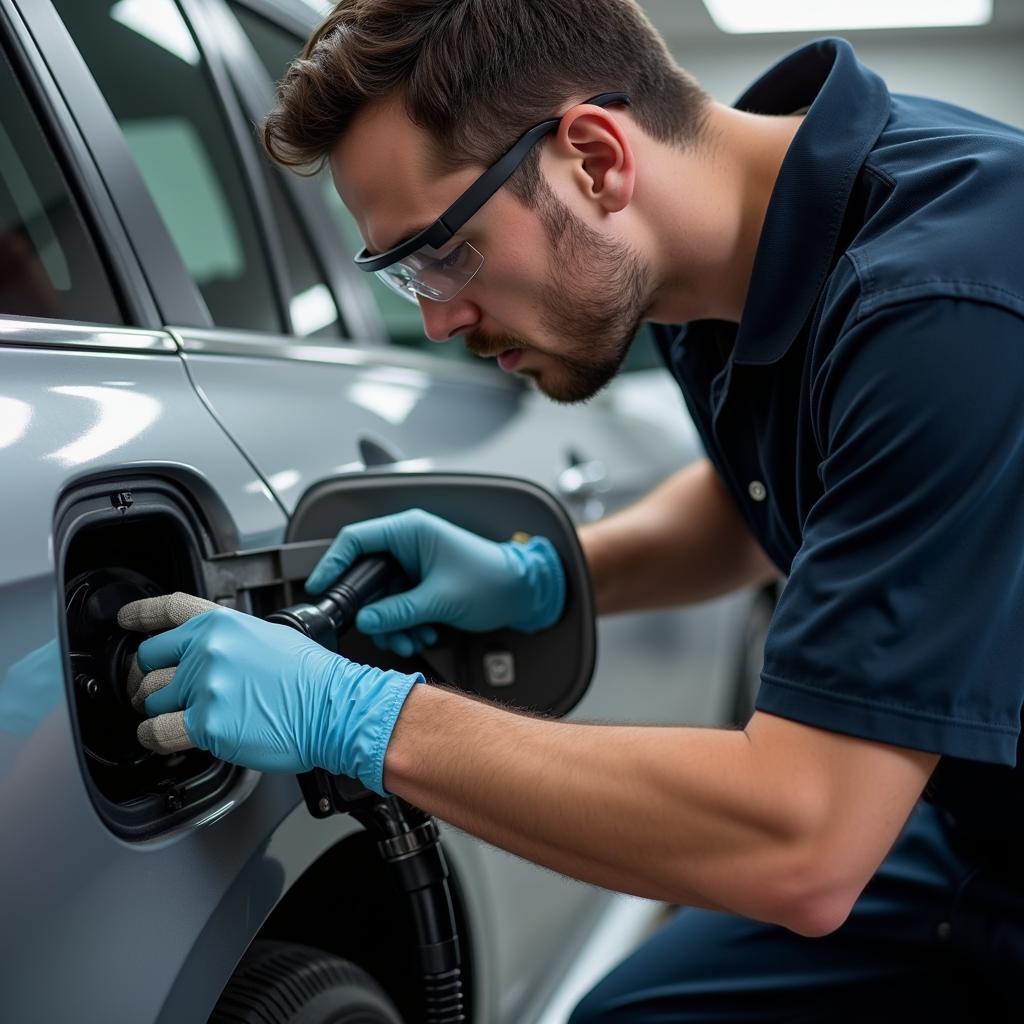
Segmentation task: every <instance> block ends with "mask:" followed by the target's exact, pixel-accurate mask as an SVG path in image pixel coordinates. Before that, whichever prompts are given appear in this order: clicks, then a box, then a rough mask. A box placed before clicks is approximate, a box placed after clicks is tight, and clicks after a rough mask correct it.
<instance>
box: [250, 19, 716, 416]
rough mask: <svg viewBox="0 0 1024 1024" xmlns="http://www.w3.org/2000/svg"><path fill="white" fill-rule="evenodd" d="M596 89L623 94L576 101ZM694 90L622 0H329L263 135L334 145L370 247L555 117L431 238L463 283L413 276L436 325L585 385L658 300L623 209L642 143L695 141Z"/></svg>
mask: <svg viewBox="0 0 1024 1024" xmlns="http://www.w3.org/2000/svg"><path fill="white" fill-rule="evenodd" d="M608 92H621V93H625V94H626V95H627V96H628V97H629V104H628V106H626V105H624V104H621V103H615V104H609V105H608V106H595V105H591V104H585V103H583V101H584V100H586V99H587V98H588V97H592V96H596V95H598V94H600V93H608ZM707 106H708V101H707V97H706V96H705V95H704V94H703V93H702V92H701V91H700V89H699V88H698V87H697V86H696V84H695V83H694V82H693V81H692V79H690V78H689V77H688V76H687V75H686V74H685V72H683V71H682V70H681V69H680V68H679V67H678V66H677V65H676V64H675V63H674V61H673V60H672V58H671V57H670V56H669V54H668V51H667V50H666V48H665V45H664V43H663V42H662V40H661V38H660V37H659V36H658V35H657V33H656V32H655V30H654V29H653V27H652V26H651V25H650V23H649V22H648V20H647V19H646V17H645V16H644V15H643V13H642V12H641V11H640V9H639V7H638V6H637V5H636V3H635V2H634V0H342V2H341V3H339V4H337V6H336V7H335V8H334V10H333V11H332V13H331V14H330V15H329V16H328V18H327V19H326V21H325V22H324V23H323V25H321V26H320V28H319V29H318V30H317V31H316V33H315V34H314V35H313V37H312V38H311V39H310V41H309V43H308V44H307V46H306V49H305V52H304V54H303V57H302V58H301V59H300V60H298V61H296V62H295V63H294V64H293V65H292V67H291V68H290V69H289V71H288V74H287V75H286V77H285V79H284V80H283V82H282V83H281V86H280V89H279V105H278V107H277V109H276V110H275V111H274V112H273V113H272V114H271V115H270V117H269V118H268V120H267V122H266V125H265V128H264V141H265V144H266V146H267V149H268V151H269V152H270V153H271V155H272V156H273V157H274V158H275V159H277V160H279V161H280V162H282V163H284V164H287V165H290V166H293V167H300V168H306V167H313V168H316V167H318V166H320V165H322V164H323V163H324V162H325V161H327V162H329V164H330V167H331V171H332V174H333V176H334V181H335V184H336V186H337V188H338V191H339V193H340V194H341V196H342V199H343V200H344V201H345V203H346V205H347V206H348V207H349V209H350V210H351V211H352V213H353V215H354V216H355V218H356V221H357V223H358V224H359V227H360V230H361V231H362V234H363V237H364V238H365V239H366V242H367V247H368V251H369V253H371V254H377V253H382V252H385V251H386V250H388V249H390V248H392V247H393V246H395V245H396V244H397V243H399V242H401V241H403V240H405V239H407V238H408V237H409V236H410V235H413V234H415V233H416V232H417V231H418V230H419V229H420V228H423V227H425V226H426V225H428V224H431V223H432V222H434V221H436V219H437V218H438V217H439V216H440V215H441V214H442V213H443V212H444V211H446V210H447V209H448V207H449V206H450V205H451V204H452V203H453V202H454V201H455V200H456V199H458V198H459V197H460V196H462V195H463V194H464V192H465V190H466V189H467V188H469V187H470V186H471V185H473V183H474V182H475V181H477V179H478V178H479V176H480V174H481V173H482V172H483V171H484V170H485V169H486V168H488V167H490V166H491V165H492V164H494V163H495V161H497V160H498V159H499V158H500V157H501V156H502V155H503V154H504V153H506V152H507V151H508V150H509V148H510V147H511V146H512V145H513V144H514V143H515V142H516V141H517V140H518V139H519V138H520V137H521V136H522V135H523V134H524V133H525V132H527V131H528V130H529V129H530V128H532V127H533V126H534V125H537V124H539V123H541V122H544V121H546V120H549V119H556V120H557V119H559V118H560V120H558V123H557V125H556V126H554V127H553V130H552V131H551V132H550V134H547V135H546V136H545V137H544V138H543V139H542V140H540V141H539V142H538V143H536V144H535V145H533V146H532V147H531V148H530V149H529V150H528V151H527V155H526V156H525V158H524V159H523V160H522V162H521V163H520V164H519V166H518V168H517V169H516V170H515V172H514V173H513V174H512V175H511V177H510V178H508V180H507V181H506V182H505V184H504V186H503V187H502V188H500V189H499V191H498V192H496V193H495V194H494V195H493V197H492V198H491V199H489V200H488V201H487V202H486V203H485V204H484V205H483V206H481V207H480V209H479V211H478V212H477V213H475V214H474V215H473V216H471V217H470V218H469V219H468V220H467V221H466V223H465V224H464V225H462V227H461V228H460V229H459V230H457V231H456V233H455V234H454V236H453V237H451V239H450V240H448V241H447V242H446V243H445V244H444V245H442V246H441V247H440V248H439V249H437V250H435V249H429V250H427V251H428V253H429V255H428V256H425V257H423V260H422V261H421V264H422V265H427V266H435V267H437V266H438V264H436V263H433V264H432V263H430V260H431V259H437V260H441V261H444V265H443V266H442V267H440V268H439V269H440V271H441V272H442V273H445V272H446V271H445V270H444V268H445V267H447V266H455V265H459V264H465V265H466V267H467V268H468V270H467V274H466V279H465V282H464V283H463V285H462V286H461V290H459V291H458V292H457V294H454V295H446V294H445V293H444V291H443V290H442V292H441V293H432V292H431V290H430V289H429V288H418V289H417V290H418V291H419V292H420V294H419V297H418V301H419V302H420V305H421V309H422V311H423V317H424V323H425V326H426V329H427V333H428V334H429V335H430V336H431V337H432V338H434V339H435V340H447V339H448V338H449V337H453V336H455V335H458V334H461V335H464V336H465V338H466V342H467V345H468V347H469V348H470V349H471V350H472V351H474V352H476V353H477V354H479V355H489V356H494V355H498V354H500V353H506V354H505V355H504V356H503V357H502V360H501V362H502V365H503V366H504V367H505V368H508V369H513V368H515V369H518V370H519V371H520V372H523V373H527V374H529V375H531V376H533V377H535V378H536V379H537V381H538V383H539V385H540V386H541V388H542V389H543V390H545V391H546V392H547V393H548V394H550V395H551V396H552V397H554V398H557V399H559V400H562V401H578V400H582V399H585V398H588V397H590V396H591V395H592V394H594V393H595V392H596V391H597V390H599V389H600V388H601V387H602V386H603V385H604V384H605V383H607V381H608V380H609V379H610V378H611V377H612V376H613V375H614V373H615V371H616V370H617V369H618V367H619V365H620V364H621V362H622V360H623V358H624V357H625V355H626V353H627V351H628V348H629V344H630V342H631V341H632V338H633V336H634V334H635V332H636V330H637V328H638V327H639V325H640V323H641V321H642V320H643V319H644V317H645V314H646V313H647V312H648V307H649V305H650V302H651V296H652V288H653V284H652V275H651V271H650V266H649V262H648V260H647V259H646V257H645V255H643V254H642V252H641V251H638V247H637V240H638V238H641V237H642V233H641V232H639V231H638V230H637V225H636V224H635V222H634V219H633V216H632V213H631V210H630V204H631V202H632V201H633V198H634V194H635V190H636V187H637V166H636V157H635V154H634V149H635V148H636V144H637V142H638V140H641V139H647V140H653V141H654V142H656V143H659V144H662V145H667V146H671V147H678V148H685V147H687V146H690V145H692V144H693V143H695V142H696V141H698V140H699V139H700V137H701V133H702V128H703V124H704V118H705V115H706V112H707ZM411 262H413V263H415V262H416V260H415V259H414V260H412V261H411ZM418 265H419V264H418ZM393 266H395V265H394V264H393ZM470 272H472V274H473V276H472V277H471V278H470V276H469V273H470ZM449 290H451V289H449ZM437 294H441V295H444V301H441V300H440V299H439V298H438V297H437ZM431 295H434V297H430V296H431Z"/></svg>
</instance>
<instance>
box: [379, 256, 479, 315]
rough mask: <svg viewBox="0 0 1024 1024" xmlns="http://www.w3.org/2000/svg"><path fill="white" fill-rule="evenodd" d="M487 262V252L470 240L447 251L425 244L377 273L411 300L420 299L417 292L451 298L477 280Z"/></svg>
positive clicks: (400, 293)
mask: <svg viewBox="0 0 1024 1024" xmlns="http://www.w3.org/2000/svg"><path fill="white" fill-rule="evenodd" d="M483 264H484V258H483V256H481V255H480V253H479V252H478V251H477V250H476V249H474V248H473V246H471V245H470V244H469V242H462V243H461V244H460V245H457V246H456V247H455V248H454V249H452V251H451V252H448V253H445V254H444V255H441V254H440V253H439V252H438V251H437V250H436V249H431V248H430V247H429V246H424V247H423V248H422V249H417V250H416V252H414V253H413V254H412V255H411V256H406V257H405V259H402V260H399V261H398V262H397V263H392V264H391V266H390V267H385V268H384V270H378V271H376V274H377V276H378V277H379V278H380V279H381V280H382V281H383V282H384V283H385V284H386V285H387V286H388V287H389V288H390V289H391V290H392V291H395V292H397V293H398V294H399V295H401V296H402V297H403V298H405V299H408V300H409V301H410V302H416V296H417V295H422V296H423V297H424V298H427V299H432V300H433V301H434V302H447V301H448V300H449V299H453V298H454V297H455V296H456V295H458V294H459V292H461V291H462V289H463V288H465V287H466V285H467V284H469V282H470V281H472V280H473V278H474V277H475V276H476V274H477V272H478V271H479V270H480V268H481V267H482V266H483Z"/></svg>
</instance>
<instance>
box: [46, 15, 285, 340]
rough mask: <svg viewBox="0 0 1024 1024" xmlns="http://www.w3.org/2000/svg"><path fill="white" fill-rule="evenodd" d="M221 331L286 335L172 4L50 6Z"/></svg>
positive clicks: (247, 206) (243, 193)
mask: <svg viewBox="0 0 1024 1024" xmlns="http://www.w3.org/2000/svg"><path fill="white" fill-rule="evenodd" d="M55 6H56V8H57V10H58V11H59V13H60V15H61V17H62V18H63V19H64V23H65V25H67V28H68V31H69V32H70V33H71V35H72V37H73V38H74V40H75V43H76V44H77V46H78V48H79V50H80V51H81V53H82V56H83V57H84V58H85V61H86V63H87V64H88V65H89V69H90V70H91V72H92V74H93V76H94V78H95V79H96V82H97V84H98V85H99V87H100V89H101V90H102V92H103V94H104V97H105V98H106V100H107V103H108V105H109V106H110V109H111V110H112V111H113V113H114V116H115V117H116V118H117V120H118V123H119V124H120V126H121V130H122V131H123V132H124V136H125V139H126V141H127V143H128V147H129V148H130V149H131V151H132V154H133V155H134V157H135V160H136V162H137V163H138V166H139V170H140V172H141V173H142V176H143V178H144V179H145V181H146V184H147V185H148V187H149V190H150V192H151V193H152V196H153V199H154V202H155V203H156V206H157V208H158V209H159V211H160V213H161V215H162V216H163V219H164V221H165V223H166V225H167V229H168V231H169V233H170V235H171V237H172V238H173V239H174V242H175V243H176V245H177V247H178V250H179V252H180V253H181V257H182V260H183V261H184V263H185V265H186V267H187V268H188V270H189V272H190V273H191V275H192V277H193V278H194V280H195V282H196V284H197V285H198V287H199V289H200V291H201V292H202V295H203V298H204V299H205V300H206V304H207V307H208V308H209V310H210V315H211V317H212V318H213V321H214V323H215V324H217V325H218V326H223V327H239V328H246V329H250V330H258V331H275V332H281V331H283V330H284V322H283V318H282V315H281V310H280V308H279V304H278V302H277V299H276V295H275V292H274V289H273V285H272V279H271V274H270V270H269V267H268V264H267V259H266V255H265V252H264V250H263V246H262V241H261V238H260V234H259V229H258V227H257V222H256V217H255V214H254V211H253V207H252V199H251V196H250V193H249V188H248V184H247V182H246V180H245V175H244V173H243V170H242V167H241V164H240V161H239V159H238V154H237V152H236V151H235V150H234V149H233V148H232V144H231V141H230V132H229V126H228V124H227V121H226V118H225V115H224V112H223V110H222V109H221V107H220V106H219V103H218V99H217V96H216V93H215V90H214V88H213V86H212V84H211V82H210V80H209V78H208V76H207V71H206V68H205V65H204V60H203V57H202V54H201V53H200V51H199V47H198V45H197V44H196V41H195V39H194V37H193V36H192V33H191V31H190V30H189V28H188V25H187V24H186V22H185V20H184V18H183V16H182V14H181V12H180V10H179V9H178V7H177V5H176V4H175V3H174V0H55Z"/></svg>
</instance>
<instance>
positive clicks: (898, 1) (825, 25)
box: [704, 0, 992, 32]
mask: <svg viewBox="0 0 1024 1024" xmlns="http://www.w3.org/2000/svg"><path fill="white" fill-rule="evenodd" d="M704 6H705V7H706V8H707V9H708V13H709V14H710V15H711V17H712V19H713V20H714V22H715V24H716V25H717V26H718V27H719V28H720V29H721V30H722V31H723V32H819V31H822V30H826V31H832V30H834V29H857V28H923V27H926V26H929V27H930V26H940V25H941V26H952V25H984V24H986V23H987V22H989V21H991V20H992V0H857V2H856V3H852V2H851V0H816V2H814V3H810V2H807V0H771V2H770V3H767V2H765V0H704Z"/></svg>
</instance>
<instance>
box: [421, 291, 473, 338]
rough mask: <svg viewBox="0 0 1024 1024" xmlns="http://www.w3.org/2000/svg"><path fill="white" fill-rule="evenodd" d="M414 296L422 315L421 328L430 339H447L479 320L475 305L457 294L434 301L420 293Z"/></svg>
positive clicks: (469, 328) (469, 327) (461, 332)
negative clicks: (443, 300) (443, 299)
mask: <svg viewBox="0 0 1024 1024" xmlns="http://www.w3.org/2000/svg"><path fill="white" fill-rule="evenodd" d="M416 298H417V299H418V300H419V304H420V314H421V315H422V316H423V330H424V332H425V333H426V335H427V337H428V338H429V339H430V340H431V341H438V342H441V341H449V340H450V339H452V338H454V337H456V336H457V335H459V334H464V333H465V332H466V331H468V330H471V329H472V328H473V327H475V326H476V325H477V323H478V322H479V320H480V311H479V310H478V309H477V308H476V306H474V305H473V304H472V303H471V302H467V301H466V300H465V299H460V298H459V297H458V296H456V297H455V298H454V299H449V300H448V301H447V302H435V301H434V300H433V299H428V298H425V297H424V296H422V295H417V296H416Z"/></svg>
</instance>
